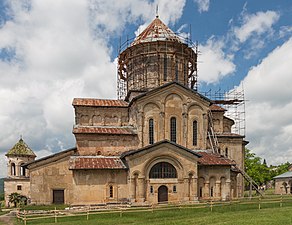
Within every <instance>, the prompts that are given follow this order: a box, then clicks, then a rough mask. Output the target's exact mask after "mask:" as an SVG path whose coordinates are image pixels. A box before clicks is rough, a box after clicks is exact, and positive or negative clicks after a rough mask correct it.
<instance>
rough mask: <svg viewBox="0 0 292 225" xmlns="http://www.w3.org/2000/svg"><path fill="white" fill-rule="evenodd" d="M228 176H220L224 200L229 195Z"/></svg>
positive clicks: (221, 192)
mask: <svg viewBox="0 0 292 225" xmlns="http://www.w3.org/2000/svg"><path fill="white" fill-rule="evenodd" d="M226 182H227V178H226V177H225V176H222V177H220V192H219V194H220V197H221V199H222V200H226V199H227V197H228V190H227V185H226Z"/></svg>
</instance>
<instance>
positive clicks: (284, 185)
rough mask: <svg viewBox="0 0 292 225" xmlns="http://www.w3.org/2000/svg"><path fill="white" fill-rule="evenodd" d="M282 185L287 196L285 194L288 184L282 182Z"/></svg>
mask: <svg viewBox="0 0 292 225" xmlns="http://www.w3.org/2000/svg"><path fill="white" fill-rule="evenodd" d="M282 185H283V187H284V191H285V193H286V194H287V193H288V184H287V182H286V181H284V182H283V183H282Z"/></svg>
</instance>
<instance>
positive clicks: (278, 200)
mask: <svg viewBox="0 0 292 225" xmlns="http://www.w3.org/2000/svg"><path fill="white" fill-rule="evenodd" d="M268 204H273V206H272V207H274V208H276V207H283V205H289V206H292V196H285V197H283V196H277V197H271V198H262V197H253V198H248V199H246V198H239V199H235V200H230V201H212V200H209V201H205V202H199V203H198V202H191V201H188V202H181V201H177V202H167V203H165V204H152V205H149V206H140V207H134V206H133V207H132V206H129V205H119V206H117V207H115V208H112V207H109V208H98V207H91V206H87V207H81V208H78V209H76V208H75V209H74V208H73V209H69V210H57V209H56V208H55V209H54V210H31V211H28V210H19V211H18V212H17V219H18V220H20V221H22V222H23V223H24V225H27V224H29V221H33V220H41V219H50V218H51V219H52V222H53V221H54V222H55V223H58V222H60V221H59V219H60V218H64V217H77V216H78V217H84V220H89V219H90V216H91V215H98V214H99V215H101V214H119V216H120V217H122V216H123V215H124V214H125V213H139V212H140V213H141V212H149V213H153V212H155V211H163V210H173V209H174V210H183V209H200V208H209V210H210V212H213V211H214V210H216V208H218V207H225V206H229V207H230V208H231V207H236V208H238V209H239V210H240V209H241V208H240V207H243V206H244V205H254V206H255V208H258V209H259V210H260V209H262V208H265V207H266V206H267V205H268ZM227 210H228V208H227Z"/></svg>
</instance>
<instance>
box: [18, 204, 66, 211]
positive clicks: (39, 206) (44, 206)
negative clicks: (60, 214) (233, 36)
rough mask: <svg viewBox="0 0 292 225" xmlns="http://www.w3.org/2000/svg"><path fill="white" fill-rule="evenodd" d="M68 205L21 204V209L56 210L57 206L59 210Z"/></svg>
mask: <svg viewBox="0 0 292 225" xmlns="http://www.w3.org/2000/svg"><path fill="white" fill-rule="evenodd" d="M66 207H68V205H60V204H59V205H24V206H21V210H54V209H55V208H56V209H57V210H63V209H65V208H66Z"/></svg>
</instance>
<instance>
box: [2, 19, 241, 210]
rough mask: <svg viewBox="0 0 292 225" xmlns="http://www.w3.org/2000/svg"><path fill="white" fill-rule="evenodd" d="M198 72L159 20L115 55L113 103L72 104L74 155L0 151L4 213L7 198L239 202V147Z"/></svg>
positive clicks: (186, 49)
mask: <svg viewBox="0 0 292 225" xmlns="http://www.w3.org/2000/svg"><path fill="white" fill-rule="evenodd" d="M196 72H197V51H196V49H194V48H193V47H192V46H191V45H189V44H188V43H187V42H185V41H184V40H183V39H181V38H180V37H179V36H178V35H177V34H175V33H174V32H173V31H172V30H171V29H170V28H169V27H167V26H166V25H165V24H164V23H163V22H162V21H161V20H160V18H159V17H158V16H157V17H156V18H155V19H154V20H153V21H152V22H151V23H150V24H149V26H148V27H147V28H146V29H145V30H144V31H143V32H141V34H140V35H139V36H137V37H136V38H135V40H133V42H132V43H130V44H128V45H126V46H125V47H124V49H123V50H122V51H121V52H120V54H119V57H118V69H117V73H118V90H119V92H118V99H115V100H109V99H98V98H75V99H73V103H72V105H73V108H74V111H75V121H74V127H73V134H74V136H75V139H76V147H73V148H70V149H67V150H64V151H60V152H58V153H56V154H53V155H49V156H47V157H44V158H40V159H37V160H35V157H36V156H35V154H34V153H33V151H32V150H31V149H30V148H29V147H28V146H27V145H26V144H25V143H24V141H23V140H22V139H21V140H20V141H19V142H18V143H17V144H16V145H17V146H18V147H15V146H14V147H13V148H12V149H11V150H9V151H8V153H7V154H6V156H7V158H8V175H7V178H6V179H5V200H6V203H8V196H9V194H10V193H13V192H21V193H24V194H25V195H26V196H27V197H28V198H29V200H30V203H31V204H42V205H43V204H68V205H95V204H108V203H130V204H137V205H141V204H156V203H161V202H176V201H180V202H189V201H200V200H208V199H213V200H223V201H224V200H229V199H232V198H237V197H241V196H243V190H244V182H243V176H242V172H243V171H244V148H245V145H246V144H247V142H246V141H245V140H244V138H245V137H244V136H243V135H240V134H237V133H234V132H232V126H233V125H234V120H233V119H231V118H228V117H227V116H225V112H226V109H225V108H223V107H222V106H220V105H218V104H216V102H214V101H213V100H211V99H209V98H207V97H205V96H204V95H202V94H200V93H199V92H198V90H197V76H196ZM19 146H20V147H19ZM20 149H25V150H20Z"/></svg>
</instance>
